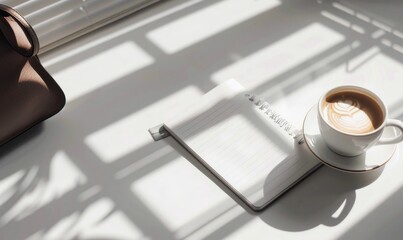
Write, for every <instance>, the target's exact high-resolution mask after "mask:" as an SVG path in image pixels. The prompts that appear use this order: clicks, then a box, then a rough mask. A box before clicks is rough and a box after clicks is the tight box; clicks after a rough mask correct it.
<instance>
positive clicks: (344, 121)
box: [322, 91, 384, 134]
mask: <svg viewBox="0 0 403 240" xmlns="http://www.w3.org/2000/svg"><path fill="white" fill-rule="evenodd" d="M322 113H323V117H324V119H325V121H326V122H328V124H330V125H332V126H333V127H334V128H336V129H338V130H339V131H342V132H346V133H349V134H366V133H370V132H372V131H374V130H375V129H377V128H378V127H379V126H381V125H382V122H383V118H384V115H383V111H382V109H381V107H380V106H379V104H378V103H377V102H376V101H375V100H374V99H373V98H372V97H370V96H367V95H365V94H362V93H359V92H355V91H340V92H336V93H333V94H330V95H329V96H327V97H326V98H325V99H324V101H323V102H322Z"/></svg>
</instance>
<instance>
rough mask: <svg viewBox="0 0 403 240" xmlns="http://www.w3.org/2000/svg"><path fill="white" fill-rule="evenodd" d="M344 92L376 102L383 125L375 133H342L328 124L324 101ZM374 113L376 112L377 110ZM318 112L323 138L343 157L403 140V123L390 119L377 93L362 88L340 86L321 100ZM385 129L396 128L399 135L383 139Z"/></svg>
mask: <svg viewBox="0 0 403 240" xmlns="http://www.w3.org/2000/svg"><path fill="white" fill-rule="evenodd" d="M343 91H344V92H351V91H353V92H357V93H360V94H364V95H366V96H368V97H371V98H372V99H373V100H375V102H376V103H377V104H378V106H379V107H380V109H381V110H382V116H381V117H382V124H381V125H380V126H379V127H377V128H376V129H374V130H373V131H370V132H367V133H359V134H357V133H349V132H345V131H342V130H340V129H337V128H336V127H334V126H333V125H331V124H330V123H328V122H327V120H326V118H325V117H324V112H323V110H324V101H325V100H326V98H327V97H328V96H330V95H333V94H336V93H339V92H343ZM374 111H376V109H375V110H374ZM318 112H319V114H318V123H319V129H320V134H321V136H322V138H323V139H324V141H325V143H326V145H327V146H328V147H329V148H330V149H331V150H333V151H334V152H336V153H338V154H340V155H343V156H347V157H353V156H357V155H360V154H362V153H364V152H365V151H366V150H368V149H369V148H371V147H372V146H374V145H376V144H395V143H398V142H401V141H402V140H403V137H402V136H403V135H402V134H403V122H401V121H399V120H395V119H388V110H387V108H386V106H385V103H384V102H383V101H382V100H381V99H380V98H379V97H378V96H377V95H376V94H375V93H373V92H371V91H369V90H367V89H365V88H362V87H357V86H340V87H336V88H333V89H331V90H329V91H328V92H326V93H325V94H324V95H323V96H322V97H321V98H320V99H319V104H318ZM385 127H395V128H397V130H398V131H397V132H398V133H399V134H397V136H395V137H392V138H386V139H385V138H381V135H382V133H383V130H384V129H385Z"/></svg>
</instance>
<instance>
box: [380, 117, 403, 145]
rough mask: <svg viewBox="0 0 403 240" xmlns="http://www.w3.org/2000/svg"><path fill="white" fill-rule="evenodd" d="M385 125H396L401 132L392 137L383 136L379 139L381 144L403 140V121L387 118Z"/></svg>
mask: <svg viewBox="0 0 403 240" xmlns="http://www.w3.org/2000/svg"><path fill="white" fill-rule="evenodd" d="M385 127H395V128H398V129H399V134H398V135H397V136H395V137H390V138H381V139H379V141H378V143H377V144H378V145H379V144H393V143H399V142H401V141H402V140H403V122H402V121H399V120H396V119H387V120H386V124H385Z"/></svg>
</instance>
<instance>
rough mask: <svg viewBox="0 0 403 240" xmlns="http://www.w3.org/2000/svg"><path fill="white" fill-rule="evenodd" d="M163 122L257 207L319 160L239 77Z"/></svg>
mask: <svg viewBox="0 0 403 240" xmlns="http://www.w3.org/2000/svg"><path fill="white" fill-rule="evenodd" d="M164 128H165V129H166V130H167V131H168V132H169V133H170V134H171V135H172V136H173V137H174V138H175V139H176V140H177V141H178V142H179V143H181V144H182V145H183V146H184V147H185V148H186V149H187V150H188V151H189V152H191V153H192V154H193V155H194V156H195V157H196V158H197V159H198V160H199V161H200V162H201V163H202V164H203V165H204V166H205V167H207V169H209V170H210V171H211V172H212V173H213V174H214V175H215V176H216V177H218V178H219V179H220V180H221V181H222V182H223V183H224V184H225V185H226V186H227V187H228V188H230V189H231V190H232V191H233V192H234V193H235V194H237V195H238V196H239V197H240V199H242V200H243V201H244V202H245V203H246V204H247V205H249V206H250V207H251V208H252V209H253V210H255V211H257V210H261V209H263V208H264V207H265V206H267V205H268V204H269V203H270V202H272V201H273V200H275V199H276V198H277V197H278V196H280V195H281V194H282V193H284V192H285V191H286V190H288V189H289V188H290V187H292V186H293V185H295V184H296V183H297V182H299V181H300V180H301V179H303V178H304V177H305V176H307V175H308V174H309V173H311V172H312V171H313V170H315V169H316V168H317V167H319V166H320V165H321V164H320V163H319V161H318V160H317V159H315V157H314V156H313V155H312V154H311V153H310V152H309V150H307V147H306V144H304V143H302V144H299V143H298V141H296V140H294V138H293V137H292V136H290V135H295V132H293V131H294V130H292V126H291V125H290V124H289V123H288V122H286V121H285V120H284V119H282V118H281V117H279V116H278V115H276V113H274V115H273V112H271V109H269V108H268V106H265V105H264V104H263V103H261V102H260V100H256V99H254V98H253V96H251V95H249V94H247V93H246V92H245V91H244V88H243V87H242V86H241V85H240V84H239V83H238V82H237V81H235V80H229V81H227V82H225V83H222V84H221V85H219V86H217V87H216V88H214V89H213V90H211V91H210V92H208V93H207V94H206V95H204V96H203V97H202V98H201V99H200V100H199V101H198V102H196V103H194V104H192V105H191V107H190V108H189V109H187V111H185V112H183V114H182V115H178V116H175V118H174V119H172V120H171V121H168V122H166V123H165V124H164Z"/></svg>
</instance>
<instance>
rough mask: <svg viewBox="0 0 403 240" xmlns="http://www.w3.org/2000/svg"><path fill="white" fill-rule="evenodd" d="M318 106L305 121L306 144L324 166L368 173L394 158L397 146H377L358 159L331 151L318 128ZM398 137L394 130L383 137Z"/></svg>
mask: <svg viewBox="0 0 403 240" xmlns="http://www.w3.org/2000/svg"><path fill="white" fill-rule="evenodd" d="M317 114H318V111H317V106H316V105H315V106H313V107H312V108H311V109H310V110H309V112H308V114H307V115H306V117H305V120H304V126H303V132H304V139H305V142H306V144H307V146H308V148H309V150H311V152H312V153H313V154H314V155H315V156H316V157H317V158H319V160H320V161H322V162H323V163H324V164H326V165H328V166H330V167H333V168H335V169H337V170H341V171H346V172H366V171H371V170H374V169H376V168H378V167H381V166H383V165H384V164H385V163H387V162H388V161H389V159H391V158H392V156H393V154H394V152H395V151H396V146H397V145H396V144H389V145H376V146H374V147H372V148H370V149H369V150H368V151H367V152H365V153H363V154H361V155H359V156H356V157H344V156H341V155H339V154H337V153H335V152H333V151H332V150H330V149H329V148H328V147H327V146H326V144H325V142H324V141H323V139H322V137H321V135H320V132H319V126H318V120H317ZM395 135H396V131H395V130H394V128H391V127H388V128H385V130H384V132H383V135H382V137H393V136H395Z"/></svg>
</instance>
